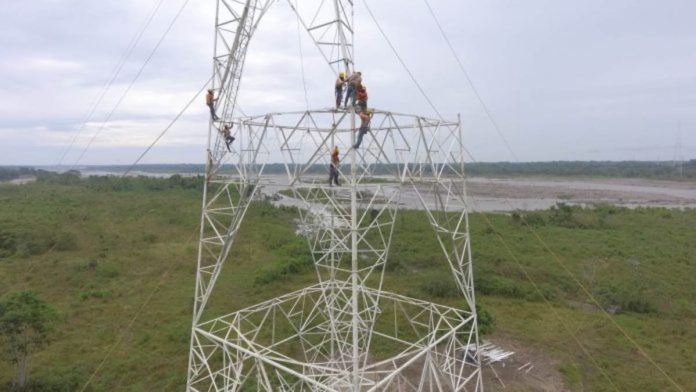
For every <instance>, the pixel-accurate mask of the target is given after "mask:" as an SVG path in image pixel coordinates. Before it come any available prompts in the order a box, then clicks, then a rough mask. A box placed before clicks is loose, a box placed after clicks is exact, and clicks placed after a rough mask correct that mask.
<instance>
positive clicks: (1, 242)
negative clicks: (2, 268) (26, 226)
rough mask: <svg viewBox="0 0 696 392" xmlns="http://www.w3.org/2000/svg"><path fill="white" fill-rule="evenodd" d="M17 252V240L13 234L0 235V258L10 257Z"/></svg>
mask: <svg viewBox="0 0 696 392" xmlns="http://www.w3.org/2000/svg"><path fill="white" fill-rule="evenodd" d="M16 251H17V240H16V239H15V237H14V235H13V234H10V233H0V258H3V257H10V256H12V255H13V254H14V253H15V252H16Z"/></svg>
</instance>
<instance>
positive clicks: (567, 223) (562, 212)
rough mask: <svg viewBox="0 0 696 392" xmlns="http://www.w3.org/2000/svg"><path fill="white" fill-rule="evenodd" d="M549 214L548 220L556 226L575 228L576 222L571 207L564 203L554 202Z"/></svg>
mask: <svg viewBox="0 0 696 392" xmlns="http://www.w3.org/2000/svg"><path fill="white" fill-rule="evenodd" d="M549 211H551V216H550V217H549V221H550V222H551V223H553V224H554V225H556V226H561V227H567V228H576V227H578V222H577V220H576V219H575V216H574V214H573V207H572V206H570V205H568V204H565V203H556V205H555V206H552V207H551V208H550V210H549Z"/></svg>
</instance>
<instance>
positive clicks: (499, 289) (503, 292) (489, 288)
mask: <svg viewBox="0 0 696 392" xmlns="http://www.w3.org/2000/svg"><path fill="white" fill-rule="evenodd" d="M474 281H475V283H474V286H475V287H476V291H477V292H479V293H481V294H484V295H497V296H501V297H509V298H526V297H527V295H528V292H527V290H525V289H524V288H522V287H520V286H519V285H517V283H515V282H514V281H512V280H510V279H507V278H503V277H501V276H488V275H481V274H478V275H475V276H474Z"/></svg>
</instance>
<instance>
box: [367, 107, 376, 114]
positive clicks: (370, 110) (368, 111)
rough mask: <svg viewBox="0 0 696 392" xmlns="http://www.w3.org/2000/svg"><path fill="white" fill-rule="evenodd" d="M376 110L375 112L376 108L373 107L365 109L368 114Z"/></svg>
mask: <svg viewBox="0 0 696 392" xmlns="http://www.w3.org/2000/svg"><path fill="white" fill-rule="evenodd" d="M374 112H375V109H373V108H369V109H367V110H365V113H367V114H372V113H374Z"/></svg>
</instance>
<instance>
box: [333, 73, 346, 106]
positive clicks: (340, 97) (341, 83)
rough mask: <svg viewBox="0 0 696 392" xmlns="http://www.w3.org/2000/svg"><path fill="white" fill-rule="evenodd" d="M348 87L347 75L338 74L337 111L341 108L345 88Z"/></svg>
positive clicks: (336, 88)
mask: <svg viewBox="0 0 696 392" xmlns="http://www.w3.org/2000/svg"><path fill="white" fill-rule="evenodd" d="M345 85H346V73H345V72H341V73H339V74H338V79H336V86H335V93H336V109H338V108H340V107H341V101H343V87H345Z"/></svg>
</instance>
